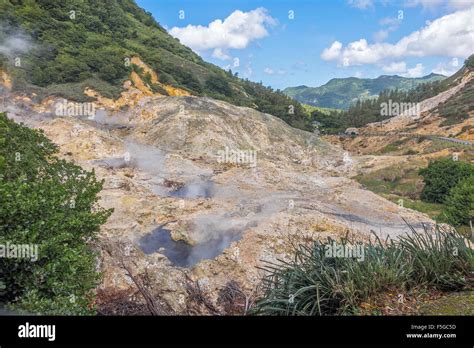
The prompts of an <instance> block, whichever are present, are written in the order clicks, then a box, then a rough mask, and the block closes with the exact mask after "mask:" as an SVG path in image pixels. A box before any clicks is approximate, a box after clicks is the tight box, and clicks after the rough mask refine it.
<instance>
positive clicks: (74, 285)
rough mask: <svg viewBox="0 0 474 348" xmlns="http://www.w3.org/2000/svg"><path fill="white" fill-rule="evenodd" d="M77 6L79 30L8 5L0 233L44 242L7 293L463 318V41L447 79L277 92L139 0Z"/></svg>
mask: <svg viewBox="0 0 474 348" xmlns="http://www.w3.org/2000/svg"><path fill="white" fill-rule="evenodd" d="M75 4H76V6H77V8H78V9H79V10H81V11H82V13H83V15H81V16H83V18H82V20H83V22H81V24H80V25H77V23H75V22H72V23H70V21H71V19H68V16H66V15H65V14H64V12H63V11H64V9H63V8H62V7H61V6H59V5H52V4H46V5H45V4H43V3H41V2H39V3H38V4H37V3H32V4H29V3H28V4H26V5H25V4H22V3H21V2H15V1H6V2H4V3H1V4H0V9H1V10H2V15H1V16H0V18H1V19H2V21H3V22H2V26H0V32H1V33H0V34H1V35H3V36H2V37H11V36H12V37H14V39H15V40H13V41H15V42H17V41H18V42H20V46H21V47H22V48H21V50H20V51H21V53H22V54H24V55H25V57H24V61H25V62H26V65H24V66H22V67H16V66H12V64H11V62H10V61H11V60H10V57H9V56H7V55H6V54H5V55H0V57H4V58H2V59H1V60H0V63H1V64H0V92H1V99H0V101H1V103H0V117H1V118H0V121H1V123H0V131H1V133H0V144H2V152H0V169H1V170H2V172H0V184H1V185H0V189H1V190H2V198H4V207H3V208H2V207H0V208H1V209H3V210H2V214H3V215H2V214H0V217H1V218H2V220H1V224H0V225H1V228H2V234H1V235H0V237H1V238H5V239H7V238H17V239H18V240H20V241H28V242H29V241H30V239H33V241H36V243H37V244H39V245H40V257H39V262H38V263H37V264H35V265H34V266H30V265H26V264H23V263H22V264H16V263H15V262H16V260H13V261H12V260H8V262H11V263H9V264H7V263H2V267H3V268H0V274H3V273H2V270H3V272H4V273H5V274H7V275H8V277H9V278H7V277H6V276H5V279H6V280H5V283H6V285H5V284H4V280H3V278H0V305H2V306H3V303H5V305H6V306H11V308H14V309H15V310H19V311H25V312H26V313H40V314H53V315H56V314H65V315H77V314H79V315H89V314H99V315H259V314H271V315H274V314H276V315H308V314H309V315H346V314H350V315H354V314H355V315H400V314H401V315H411V314H426V313H430V314H438V312H437V309H436V308H438V307H439V308H441V307H443V308H442V311H443V313H444V311H446V310H448V311H449V308H448V309H446V308H445V306H444V303H445V302H447V303H448V307H449V305H450V304H451V302H450V301H452V300H453V298H454V302H455V304H454V305H453V306H454V307H456V306H458V305H457V304H456V303H457V302H456V299H457V298H458V297H457V295H458V294H457V293H458V292H459V299H460V300H461V301H463V303H466V304H467V305H466V306H465V307H466V308H465V310H466V312H467V313H468V314H472V313H474V308H473V307H472V286H473V280H472V267H473V265H474V263H473V260H474V257H473V248H472V246H473V245H472V236H474V232H473V231H472V221H471V218H472V217H473V215H472V212H473V210H472V209H471V208H472V204H474V203H473V202H474V200H473V198H472V197H473V196H472V185H471V182H472V181H470V180H472V178H474V176H473V174H472V173H473V168H474V166H473V165H474V106H473V101H474V97H473V88H472V86H473V81H474V72H473V69H474V65H473V64H474V63H473V62H474V56H473V55H471V56H470V57H468V58H467V59H466V61H465V62H464V65H463V66H462V67H460V69H458V71H457V72H456V73H454V74H452V75H451V76H449V77H446V76H444V75H441V74H435V73H431V74H429V75H426V76H424V77H417V78H405V77H401V76H398V75H393V76H389V75H382V76H380V77H378V78H375V79H368V78H367V79H360V78H355V77H350V78H337V79H331V80H330V81H329V82H328V83H327V84H326V85H324V86H321V87H318V88H310V87H306V86H300V87H293V88H286V89H284V90H283V91H281V90H280V89H276V90H274V89H273V88H271V87H265V86H264V85H263V83H262V82H259V83H258V82H253V81H251V80H250V79H248V78H245V79H244V78H240V77H239V76H238V74H237V73H232V70H231V69H230V68H228V69H225V70H224V69H221V68H219V67H218V66H216V65H214V64H211V63H208V62H206V61H204V60H203V59H202V58H201V56H200V55H199V54H197V53H196V52H195V51H193V50H192V49H191V48H188V47H187V46H185V45H183V44H182V43H181V42H180V40H178V39H177V38H175V37H172V36H171V35H170V34H169V33H168V29H165V28H164V27H162V26H161V25H160V24H158V23H157V22H156V21H155V20H154V19H153V17H152V16H151V14H150V13H148V12H146V11H145V10H143V9H141V8H140V7H138V5H136V4H135V3H134V2H133V1H128V0H127V1H123V2H115V1H112V2H106V3H104V4H101V5H97V7H98V8H94V4H92V3H91V2H88V1H85V2H81V1H78V2H75ZM56 6H57V7H56ZM51 8H53V9H54V10H51ZM256 11H257V10H256ZM36 13H40V14H43V15H44V17H41V19H39V17H38V16H39V15H36ZM256 13H257V14H259V15H262V12H258V11H257V12H256ZM254 15H255V13H254ZM267 20H268V19H267ZM50 22H51V23H53V24H51V23H50ZM3 23H5V25H3ZM218 23H220V22H218ZM20 24H21V25H20ZM20 27H21V28H22V29H21V30H20ZM31 27H33V28H38V29H37V30H36V31H29V30H28V28H31ZM190 28H191V27H190ZM239 28H240V27H239ZM240 29H241V28H240ZM17 30H19V31H18V33H17V32H16V31H17ZM182 30H185V29H182ZM196 30H198V29H196ZM169 31H170V32H171V30H169ZM61 33H63V34H64V35H63V36H62V35H60V34H61ZM64 36H66V37H73V38H76V41H75V42H73V41H65V40H64ZM33 39H34V40H33ZM30 41H31V42H33V41H34V42H35V44H34V45H33V44H30ZM29 46H31V47H29ZM26 47H28V49H27V48H26ZM219 52H220V51H217V53H216V51H214V52H213V56H216V55H217V56H221V58H224V60H225V59H227V58H226V56H225V54H224V53H223V52H220V54H219ZM45 57H48V59H46V58H45ZM233 68H235V67H233ZM265 70H266V71H267V74H268V75H275V71H273V70H271V69H265ZM281 74H283V73H282V72H281ZM276 75H278V73H276ZM293 98H294V99H293ZM384 103H385V104H384ZM406 106H408V107H406ZM334 109H337V110H334ZM453 162H455V163H454V164H453ZM437 165H439V167H436V166H437ZM433 168H434V169H433ZM439 168H441V169H439ZM444 169H446V171H445V172H443V171H442V170H444ZM436 170H438V171H439V172H436ZM447 171H450V172H449V173H448V172H447ZM433 173H434V174H433ZM433 177H434V179H433ZM438 179H439V180H438ZM454 179H456V180H454ZM430 180H431V181H430ZM454 181H456V182H454ZM430 185H431V186H430ZM43 206H44V208H43ZM43 209H44V211H43ZM9 214H14V215H9ZM468 221H469V222H471V225H469V222H468ZM2 240H3V239H2ZM443 243H444V244H443ZM331 245H332V246H333V247H334V249H331V250H344V248H343V247H344V246H346V247H348V248H349V247H350V248H354V250H363V251H361V252H360V253H358V255H357V256H358V257H353V255H351V256H344V255H343V256H337V257H336V256H327V255H325V254H324V247H328V246H331ZM337 246H338V247H340V248H339V249H337ZM452 248H455V253H453V252H452ZM41 250H43V254H41ZM351 250H352V249H351ZM453 250H454V249H453ZM361 253H362V254H361ZM364 253H366V254H364ZM83 259H84V262H83ZM56 262H57V263H56ZM17 266H18V267H20V271H19V272H17V273H14V272H13V271H10V270H14V269H16V268H15V267H17ZM22 267H23V268H22ZM61 272H65V273H64V274H63V273H61ZM75 272H78V273H77V274H78V275H73V274H75ZM18 274H20V275H21V277H20V276H18ZM63 276H64V278H65V280H64V283H62V281H61V278H62V277H63ZM2 277H3V275H2ZM22 277H24V278H22ZM78 277H81V281H79V279H78ZM50 278H52V279H53V280H54V281H53V280H51V281H50ZM25 279H26V280H25ZM58 279H59V280H58ZM25 284H27V285H25ZM3 289H7V290H6V291H5V293H3V292H2V291H3ZM51 289H54V290H51ZM305 289H306V290H308V289H309V290H308V291H307V292H306V290H305ZM315 289H316V293H317V294H316V295H315V294H314V293H315ZM320 291H321V297H320ZM17 293H19V294H21V295H19V296H17V295H16V294H17ZM295 294H296V295H295ZM308 294H309V295H308ZM295 296H296V300H297V301H296V302H295ZM298 296H300V297H298ZM306 296H308V297H306ZM315 296H316V297H315ZM400 296H401V297H402V298H405V297H406V298H407V302H406V303H401V302H398V301H399V298H400ZM464 296H465V297H464ZM76 297H77V299H76ZM71 298H72V299H71ZM438 300H439V301H440V302H436V301H438ZM68 301H69V302H68ZM70 304H73V305H70ZM463 307H464V306H463ZM2 308H3V307H2ZM8 308H10V307H8ZM433 308H434V309H433ZM440 311H441V309H440Z"/></svg>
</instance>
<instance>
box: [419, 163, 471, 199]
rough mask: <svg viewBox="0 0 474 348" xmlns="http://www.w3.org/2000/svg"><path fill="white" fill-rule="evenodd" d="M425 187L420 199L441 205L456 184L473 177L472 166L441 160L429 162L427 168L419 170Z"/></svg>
mask: <svg viewBox="0 0 474 348" xmlns="http://www.w3.org/2000/svg"><path fill="white" fill-rule="evenodd" d="M420 175H421V176H423V181H424V183H425V186H424V188H423V191H422V192H421V199H422V200H424V201H427V202H433V203H443V202H444V200H445V199H446V197H447V196H448V194H449V192H450V190H451V189H452V188H453V187H454V186H456V184H457V183H458V182H459V181H461V180H463V179H465V178H467V177H469V176H471V175H474V165H472V164H470V163H468V162H462V161H453V160H452V159H450V158H448V159H441V160H437V161H433V162H431V163H430V164H429V165H428V167H427V168H423V169H421V170H420Z"/></svg>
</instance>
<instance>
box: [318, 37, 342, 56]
mask: <svg viewBox="0 0 474 348" xmlns="http://www.w3.org/2000/svg"><path fill="white" fill-rule="evenodd" d="M341 49H342V43H340V42H339V41H334V42H333V43H332V45H331V47H329V48H325V49H324V50H323V53H321V58H322V59H324V60H335V59H338V58H339V57H340V56H341Z"/></svg>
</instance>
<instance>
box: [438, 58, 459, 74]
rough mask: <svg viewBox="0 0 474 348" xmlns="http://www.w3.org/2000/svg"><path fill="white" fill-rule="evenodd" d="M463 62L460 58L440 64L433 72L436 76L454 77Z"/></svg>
mask: <svg viewBox="0 0 474 348" xmlns="http://www.w3.org/2000/svg"><path fill="white" fill-rule="evenodd" d="M461 64H462V62H460V61H459V59H458V58H453V59H451V60H450V61H448V62H440V63H438V64H437V65H436V67H435V68H434V69H433V72H434V73H435V74H441V75H445V76H451V75H453V74H454V73H455V72H456V71H458V70H459V68H460V65H461Z"/></svg>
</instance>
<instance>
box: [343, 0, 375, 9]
mask: <svg viewBox="0 0 474 348" xmlns="http://www.w3.org/2000/svg"><path fill="white" fill-rule="evenodd" d="M347 3H348V4H349V5H351V6H352V7H357V8H360V9H361V10H365V9H367V8H369V7H373V6H374V2H373V0H347Z"/></svg>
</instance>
